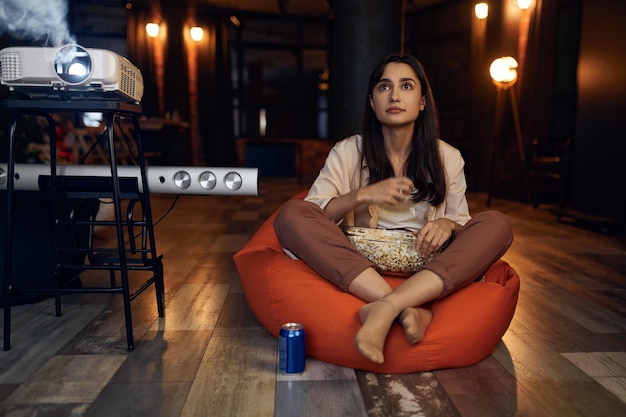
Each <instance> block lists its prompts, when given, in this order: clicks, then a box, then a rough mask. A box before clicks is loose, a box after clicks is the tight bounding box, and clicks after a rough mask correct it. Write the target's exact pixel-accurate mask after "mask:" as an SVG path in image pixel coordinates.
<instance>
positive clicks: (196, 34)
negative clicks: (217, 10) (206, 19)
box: [189, 26, 204, 42]
mask: <svg viewBox="0 0 626 417" xmlns="http://www.w3.org/2000/svg"><path fill="white" fill-rule="evenodd" d="M189 35H190V36H191V39H193V40H194V41H196V42H200V41H201V40H202V38H203V37H204V30H203V29H202V28H201V27H200V26H194V27H192V28H191V29H189Z"/></svg>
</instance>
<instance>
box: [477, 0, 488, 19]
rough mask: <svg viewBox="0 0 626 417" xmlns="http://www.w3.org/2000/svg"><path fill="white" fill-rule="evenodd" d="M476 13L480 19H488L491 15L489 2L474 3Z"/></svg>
mask: <svg viewBox="0 0 626 417" xmlns="http://www.w3.org/2000/svg"><path fill="white" fill-rule="evenodd" d="M474 14H475V15H476V17H477V18H478V19H486V18H487V16H489V5H488V4H487V3H476V4H475V5H474Z"/></svg>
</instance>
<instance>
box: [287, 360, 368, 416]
mask: <svg viewBox="0 0 626 417" xmlns="http://www.w3.org/2000/svg"><path fill="white" fill-rule="evenodd" d="M276 380H277V384H276V414H275V416H277V417H278V416H295V415H297V416H346V417H351V416H354V417H357V416H367V411H366V409H365V404H364V403H363V400H362V398H361V393H360V390H359V384H358V382H357V380H356V375H355V372H354V370H353V369H350V368H346V367H342V366H337V365H333V364H331V363H326V362H321V361H318V360H315V359H312V358H307V361H306V366H305V369H304V372H302V373H297V374H287V373H282V372H278V374H277V377H276Z"/></svg>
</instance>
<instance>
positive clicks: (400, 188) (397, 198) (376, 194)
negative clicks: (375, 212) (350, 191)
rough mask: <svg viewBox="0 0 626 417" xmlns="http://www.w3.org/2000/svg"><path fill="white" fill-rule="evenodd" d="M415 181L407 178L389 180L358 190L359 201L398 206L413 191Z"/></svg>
mask: <svg viewBox="0 0 626 417" xmlns="http://www.w3.org/2000/svg"><path fill="white" fill-rule="evenodd" d="M413 187H414V185H413V181H411V180H410V179H409V178H407V177H393V178H387V179H384V180H382V181H379V182H377V183H374V184H370V185H366V186H365V187H361V188H359V190H358V197H357V199H358V201H359V202H360V203H368V204H388V205H392V206H393V205H396V204H398V203H400V202H402V201H404V199H405V198H406V196H407V195H409V194H410V193H411V190H412V189H413Z"/></svg>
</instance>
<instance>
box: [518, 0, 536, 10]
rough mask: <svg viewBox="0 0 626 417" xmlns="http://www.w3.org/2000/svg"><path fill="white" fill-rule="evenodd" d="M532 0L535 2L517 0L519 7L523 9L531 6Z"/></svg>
mask: <svg viewBox="0 0 626 417" xmlns="http://www.w3.org/2000/svg"><path fill="white" fill-rule="evenodd" d="M532 2H533V1H532V0H517V7H519V8H520V9H522V10H526V9H528V8H529V7H530V5H531V4H532Z"/></svg>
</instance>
